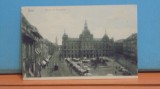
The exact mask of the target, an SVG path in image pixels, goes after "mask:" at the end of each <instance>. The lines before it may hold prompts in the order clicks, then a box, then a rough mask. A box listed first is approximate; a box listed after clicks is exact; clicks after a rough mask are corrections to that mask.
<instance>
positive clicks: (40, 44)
mask: <svg viewBox="0 0 160 89" xmlns="http://www.w3.org/2000/svg"><path fill="white" fill-rule="evenodd" d="M21 14H22V15H21V30H22V31H21V34H22V67H23V68H22V69H23V70H22V72H23V78H24V79H49V80H50V79H96V78H100V79H105V78H137V75H138V67H137V6H136V5H97V6H96V5H95V6H92V5H91V6H90V5H89V6H47V7H45V6H42V7H41V6H38V7H37V6H36V7H34V6H33V7H22V12H21Z"/></svg>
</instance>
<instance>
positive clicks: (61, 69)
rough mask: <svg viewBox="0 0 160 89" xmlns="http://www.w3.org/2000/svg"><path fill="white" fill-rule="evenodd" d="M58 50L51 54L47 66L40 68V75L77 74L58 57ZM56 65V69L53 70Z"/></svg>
mask: <svg viewBox="0 0 160 89" xmlns="http://www.w3.org/2000/svg"><path fill="white" fill-rule="evenodd" d="M58 55H59V51H58V52H56V53H55V54H54V55H52V57H51V59H50V61H49V64H48V66H47V67H46V68H45V69H42V71H41V76H42V77H58V76H59V77H61V76H77V73H75V72H74V70H72V68H70V66H69V65H67V63H66V61H64V60H60V59H59V56H58ZM55 64H57V65H58V70H54V65H55Z"/></svg>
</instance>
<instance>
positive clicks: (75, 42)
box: [61, 21, 114, 58]
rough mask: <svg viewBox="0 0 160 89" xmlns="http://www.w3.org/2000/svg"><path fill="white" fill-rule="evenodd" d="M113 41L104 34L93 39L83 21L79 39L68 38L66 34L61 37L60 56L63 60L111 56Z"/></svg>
mask: <svg viewBox="0 0 160 89" xmlns="http://www.w3.org/2000/svg"><path fill="white" fill-rule="evenodd" d="M113 44H114V40H113V38H112V39H110V38H109V37H108V35H107V34H106V33H105V34H104V36H103V37H102V38H94V37H93V34H91V33H90V31H89V28H88V26H87V22H86V21H85V24H84V29H83V31H82V33H81V34H80V35H79V38H70V37H69V36H68V35H67V34H66V33H64V35H63V37H62V48H61V54H62V57H63V58H84V57H86V58H93V57H100V56H111V55H112V54H113V52H114V49H113Z"/></svg>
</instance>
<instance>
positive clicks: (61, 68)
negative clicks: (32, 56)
mask: <svg viewBox="0 0 160 89" xmlns="http://www.w3.org/2000/svg"><path fill="white" fill-rule="evenodd" d="M58 55H59V51H57V52H56V53H55V54H54V55H52V57H51V59H50V60H49V64H48V66H47V67H46V68H45V69H42V70H41V76H42V77H66V76H79V75H78V74H77V73H76V72H75V71H74V70H73V69H72V68H71V67H70V66H69V65H68V64H67V62H66V61H64V60H63V59H62V60H60V59H59V56H58ZM110 59H111V58H110ZM111 60H112V61H110V62H107V65H101V64H97V66H96V67H94V66H89V68H90V71H89V72H90V73H91V74H92V75H93V76H107V75H108V74H112V75H116V76H120V75H123V74H122V72H121V71H119V69H117V67H120V66H122V65H120V64H119V63H118V62H117V61H115V60H114V59H111ZM55 64H57V65H58V70H54V65H55Z"/></svg>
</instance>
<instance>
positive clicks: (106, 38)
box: [102, 30, 109, 40]
mask: <svg viewBox="0 0 160 89" xmlns="http://www.w3.org/2000/svg"><path fill="white" fill-rule="evenodd" d="M102 39H103V40H109V37H108V35H107V34H106V30H105V34H104V36H103V38H102Z"/></svg>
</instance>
